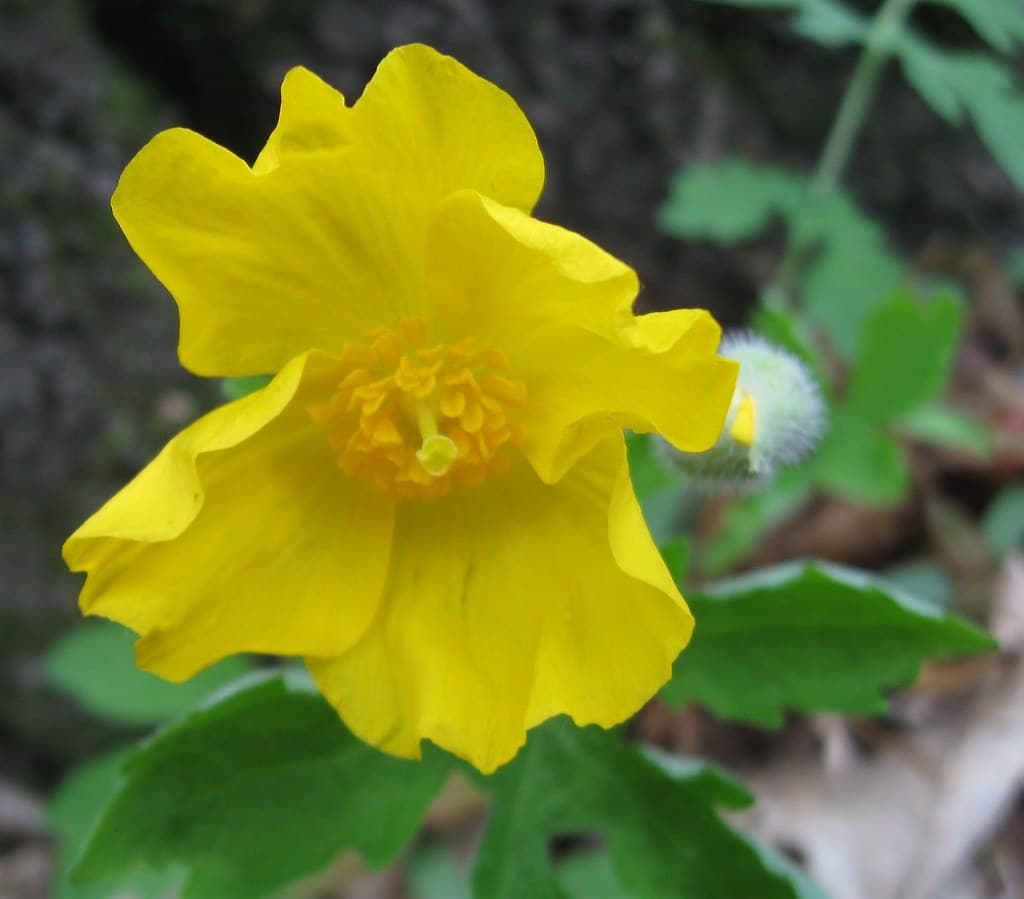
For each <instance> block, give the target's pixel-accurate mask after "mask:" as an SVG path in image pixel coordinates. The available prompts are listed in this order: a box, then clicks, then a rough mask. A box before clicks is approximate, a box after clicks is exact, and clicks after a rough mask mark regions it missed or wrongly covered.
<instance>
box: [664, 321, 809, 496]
mask: <svg viewBox="0 0 1024 899" xmlns="http://www.w3.org/2000/svg"><path fill="white" fill-rule="evenodd" d="M719 353H720V354H721V355H722V356H725V357H726V358H728V359H735V360H736V361H737V362H739V363H740V372H739V378H738V379H737V382H736V392H735V393H734V394H733V398H732V404H731V405H730V407H729V412H728V414H727V415H726V417H725V425H724V426H723V428H722V433H721V435H720V436H719V438H718V442H717V443H716V444H715V445H714V446H713V447H712V448H711V449H710V450H708V451H707V452H703V453H684V452H680V451H678V450H676V449H674V448H672V447H669V446H668V444H665V446H666V449H667V452H668V457H669V458H670V459H671V460H672V462H674V463H675V464H676V465H677V466H678V467H679V468H681V469H682V470H683V471H685V472H687V473H689V474H691V475H693V476H694V478H695V479H696V480H697V481H698V483H700V484H702V485H703V486H705V487H706V488H708V489H723V488H724V489H729V488H732V489H739V490H756V489H758V488H761V487H764V486H766V485H767V484H768V483H769V482H770V481H771V480H772V479H773V478H774V477H775V475H776V474H777V473H778V470H779V468H780V467H782V466H784V465H794V464H795V463H797V462H800V461H801V460H802V459H804V458H806V457H807V456H808V455H809V454H810V452H811V451H812V450H813V449H814V448H815V447H816V446H817V444H818V442H819V441H820V440H821V438H822V436H823V435H824V433H825V427H826V411H825V403H824V400H823V399H822V396H821V391H820V390H819V389H818V385H817V382H816V381H815V380H814V378H813V377H812V376H811V373H810V371H809V370H808V368H807V366H806V365H805V364H804V363H803V362H802V361H801V360H800V359H798V358H797V357H796V356H794V355H793V354H792V353H789V352H787V351H786V350H783V349H781V348H780V347H778V346H776V345H774V344H772V343H770V342H769V341H767V340H765V339H764V338H762V337H759V336H757V335H756V334H748V333H739V334H729V335H726V337H725V338H724V339H723V341H722V346H721V348H720V350H719Z"/></svg>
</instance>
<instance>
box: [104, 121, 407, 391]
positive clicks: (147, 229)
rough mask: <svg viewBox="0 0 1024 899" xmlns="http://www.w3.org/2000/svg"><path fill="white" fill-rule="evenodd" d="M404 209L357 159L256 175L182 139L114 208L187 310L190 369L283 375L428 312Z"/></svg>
mask: <svg viewBox="0 0 1024 899" xmlns="http://www.w3.org/2000/svg"><path fill="white" fill-rule="evenodd" d="M400 203H401V198H400V197H399V196H397V195H396V193H395V190H394V188H393V186H392V185H390V184H389V183H387V182H386V181H384V180H383V179H382V178H381V177H378V176H376V175H374V174H373V173H372V172H370V171H368V170H366V169H364V168H361V167H360V166H359V165H356V164H354V163H353V160H352V156H351V151H350V150H345V149H342V150H337V151H333V152H329V153H328V152H325V153H309V154H305V155H298V156H289V157H287V164H284V163H283V162H282V164H280V165H278V166H277V167H276V168H273V169H272V170H269V171H267V172H266V173H265V174H262V175H257V174H254V173H253V171H252V170H251V169H250V168H249V167H248V166H247V165H246V164H245V163H244V162H243V161H242V160H241V159H239V158H238V157H237V156H234V155H233V154H232V153H230V152H228V151H227V150H225V149H224V148H223V147H220V146H218V145H217V144H214V143H212V142H211V141H208V140H206V139H205V138H203V137H201V136H200V135H198V134H195V133H194V132H191V131H187V130H185V129H181V128H176V129H172V130H170V131H164V132H162V133H161V134H158V135H157V136H156V137H155V138H154V139H153V140H152V141H150V143H148V144H147V145H146V146H145V147H143V149H142V150H141V151H140V152H139V153H138V155H137V156H136V157H135V158H134V159H133V160H132V161H131V162H130V163H129V164H128V167H127V168H126V169H125V171H124V173H123V174H122V175H121V180H120V182H119V184H118V187H117V190H116V191H115V193H114V197H113V200H112V205H113V209H114V215H115V217H116V218H117V221H118V223H119V224H120V225H121V228H122V229H123V230H124V233H125V236H126V237H127V238H128V240H129V242H130V243H131V245H132V247H133V248H134V249H135V251H136V253H138V254H139V256H140V257H141V259H142V261H143V262H145V263H146V265H148V266H149V268H150V269H151V270H152V271H153V273H154V274H155V275H156V276H157V278H159V279H160V280H161V281H162V282H163V284H164V286H166V287H167V289H168V290H169V291H170V292H171V294H172V295H173V297H174V299H175V301H176V302H177V304H178V308H179V311H180V314H181V336H180V343H179V355H180V356H181V360H182V363H183V364H184V365H185V366H186V367H187V368H189V369H191V370H192V371H194V372H196V373H198V374H203V375H244V374H259V373H265V372H274V371H277V370H278V369H279V368H280V367H281V366H282V365H284V363H285V362H287V361H288V360H289V359H291V358H293V357H294V356H296V355H298V354H299V353H302V352H305V351H306V350H309V349H324V350H327V351H331V352H337V351H339V350H340V349H341V347H342V346H343V344H344V342H345V340H346V339H353V338H354V339H362V337H363V336H364V335H365V334H366V332H367V331H368V330H369V329H371V328H374V327H377V326H379V325H381V324H382V323H384V322H388V321H391V320H396V321H397V319H398V318H400V317H401V315H402V314H409V309H410V308H412V309H415V308H418V303H419V301H418V300H417V297H416V293H417V291H418V290H420V288H419V286H418V282H417V280H416V279H413V278H410V277H409V272H410V271H416V270H417V268H416V267H417V266H420V265H422V262H421V259H422V253H423V246H422V245H423V241H424V237H423V235H422V234H421V233H420V232H419V231H418V230H417V229H416V228H414V227H412V226H411V225H410V224H409V223H407V222H406V221H405V219H404V218H403V216H402V214H401V206H400ZM400 304H405V306H404V307H403V308H404V310H405V311H404V312H403V313H399V312H397V311H396V310H397V307H398V305H400Z"/></svg>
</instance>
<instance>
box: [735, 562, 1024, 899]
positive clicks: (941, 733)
mask: <svg viewBox="0 0 1024 899" xmlns="http://www.w3.org/2000/svg"><path fill="white" fill-rule="evenodd" d="M1022 574H1024V565H1022V563H1021V561H1020V560H1019V559H1013V558H1012V559H1010V560H1009V561H1008V563H1007V565H1006V568H1005V571H1004V576H1002V579H1001V582H1000V588H999V589H998V591H997V595H996V597H995V600H994V603H993V620H992V625H993V630H995V631H996V633H997V635H998V636H999V637H1000V638H1001V640H1002V648H1004V650H1005V651H1007V650H1009V652H1007V654H1006V655H1005V656H1004V658H1002V659H1001V660H1000V661H999V662H998V663H996V665H993V666H991V669H990V671H989V672H988V673H987V675H986V676H985V677H984V678H982V679H981V680H980V682H979V683H978V685H977V687H976V689H975V695H974V696H973V698H972V699H971V700H970V701H969V702H966V703H959V704H958V705H956V707H955V708H953V709H951V710H949V711H947V712H945V713H944V714H942V715H938V716H936V717H932V718H931V720H930V723H929V724H928V725H926V726H923V727H922V728H921V729H919V730H915V731H909V732H907V733H906V734H905V735H901V736H899V737H896V738H891V739H889V740H888V741H886V742H885V743H880V745H879V747H878V752H877V753H876V754H874V755H873V756H858V757H855V758H853V759H850V758H848V757H846V758H844V759H843V764H841V765H836V764H830V765H828V764H825V761H824V760H822V759H817V760H813V761H808V760H802V761H794V760H784V761H782V762H780V763H779V764H778V765H776V766H773V767H771V768H769V769H766V770H763V771H761V772H759V773H757V774H755V775H754V776H753V777H751V778H750V781H751V783H752V786H753V787H754V788H755V791H756V793H757V795H758V796H759V797H760V801H759V803H758V806H757V808H756V809H755V811H754V812H752V813H751V814H750V815H749V816H748V817H746V818H745V820H744V822H743V823H744V824H745V825H746V826H748V827H749V828H750V830H751V831H752V832H753V833H754V834H755V836H756V837H759V838H760V839H762V840H766V841H767V842H769V843H772V844H774V845H776V846H779V847H785V848H787V849H792V850H794V851H795V852H796V853H797V854H799V855H800V856H802V857H803V859H804V860H805V862H806V864H807V867H808V869H809V870H810V872H811V874H812V875H813V876H814V877H815V879H816V880H817V881H818V883H820V884H821V886H822V888H823V889H824V890H825V891H826V893H828V894H829V896H830V897H831V899H952V897H956V899H964V897H971V896H975V895H978V896H985V897H986V899H992V897H998V899H1018V897H1017V896H1016V886H1015V885H1014V884H1013V883H1012V877H1011V875H1010V872H1009V869H1008V873H1007V874H1006V875H1004V876H1001V879H1000V880H1001V883H1000V884H999V885H997V888H996V889H998V890H1000V891H1001V892H995V893H993V892H992V885H991V884H990V883H989V884H987V886H985V885H982V883H981V881H980V880H979V872H978V869H977V867H976V866H975V860H976V856H977V855H978V852H979V850H980V849H981V848H982V847H985V846H987V844H988V843H989V842H990V841H991V840H992V838H993V836H994V834H995V832H996V831H997V830H998V828H999V827H1000V825H1001V824H1002V822H1004V820H1005V819H1006V818H1007V817H1008V816H1009V815H1010V813H1011V812H1012V811H1013V809H1014V804H1015V802H1016V801H1017V799H1018V797H1019V795H1020V793H1021V791H1022V789H1024V657H1021V656H1020V655H1019V654H1018V653H1015V652H1014V651H1013V650H1016V649H1019V648H1020V646H1021V642H1020V640H1021V636H1020V634H1021V632H1020V623H1021V616H1022V614H1024V613H1022V609H1024V576H1022ZM833 737H835V735H833ZM996 873H998V871H997V872H996ZM983 886H985V889H988V892H987V893H984V892H979V891H980V890H981V889H982V887H983ZM957 890H958V891H959V892H956V891H957ZM950 891H952V892H950ZM1011 891H1013V892H1011Z"/></svg>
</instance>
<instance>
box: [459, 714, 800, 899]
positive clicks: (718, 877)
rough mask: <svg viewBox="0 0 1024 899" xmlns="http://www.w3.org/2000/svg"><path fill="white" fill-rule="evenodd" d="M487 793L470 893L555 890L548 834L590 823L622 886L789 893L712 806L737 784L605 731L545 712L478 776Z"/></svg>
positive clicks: (549, 894)
mask: <svg viewBox="0 0 1024 899" xmlns="http://www.w3.org/2000/svg"><path fill="white" fill-rule="evenodd" d="M489 784H490V789H492V791H493V805H492V808H491V814H490V821H489V825H488V828H487V833H486V834H485V835H484V839H483V842H482V844H481V846H480V850H479V853H478V856H477V860H476V866H475V869H474V872H473V888H474V895H475V896H477V897H479V899H520V897H522V899H554V897H559V899H564V897H565V896H566V892H565V891H564V890H563V889H562V888H561V887H560V886H559V885H558V882H557V880H556V877H555V872H554V871H553V869H552V866H551V863H550V860H549V852H548V846H549V843H550V840H551V838H552V837H553V836H556V835H568V834H579V833H590V832H594V831H596V832H598V833H599V834H600V835H601V836H602V838H603V839H604V842H605V845H606V846H607V848H608V853H609V856H610V858H611V860H612V865H613V866H614V869H615V876H616V878H617V880H618V882H619V883H620V884H621V886H622V888H623V889H624V890H625V891H626V894H627V895H631V896H637V897H643V899H678V897H680V896H693V897H700V899H737V897H739V896H751V897H753V896H756V897H757V899H777V897H778V899H782V897H786V899H795V897H797V895H798V894H797V893H796V892H795V890H794V888H793V886H792V885H791V884H790V883H789V881H788V880H787V879H786V878H784V877H782V876H780V875H778V874H776V873H774V872H772V871H770V870H769V869H768V868H767V867H766V866H765V864H764V863H763V862H762V860H761V858H760V856H759V855H758V853H757V851H756V850H755V849H753V848H752V847H751V845H750V844H749V843H748V842H747V841H746V840H745V839H744V838H743V837H741V836H740V835H739V834H737V833H736V832H735V831H733V830H732V829H731V828H730V827H728V826H727V825H726V824H725V823H724V822H722V820H721V819H720V818H719V817H718V816H717V815H716V814H715V812H714V810H713V808H712V804H715V805H721V806H726V807H740V806H743V805H746V804H747V803H748V802H749V798H750V797H749V795H748V794H746V792H745V791H744V790H742V788H740V787H738V785H736V784H733V783H731V782H730V781H728V780H727V779H726V778H724V777H722V775H720V774H719V773H717V772H715V771H714V770H713V769H708V768H706V767H704V766H700V765H696V764H693V763H691V764H690V765H685V764H684V766H683V767H682V768H681V769H680V770H679V771H678V772H673V771H671V770H670V769H669V768H667V767H665V766H663V765H661V764H659V763H658V762H657V761H655V760H652V759H651V758H648V757H647V756H646V755H645V754H644V753H643V752H641V751H640V750H639V749H638V748H637V747H636V746H634V745H631V744H628V743H625V742H623V741H622V740H621V739H620V738H619V736H618V735H616V734H615V733H613V732H608V731H602V730H600V729H598V728H595V727H588V728H577V727H574V726H572V725H571V724H570V723H569V722H568V721H566V720H565V719H557V720H555V721H551V722H548V723H547V724H544V725H542V726H541V727H539V728H537V729H536V730H534V731H533V732H531V734H530V739H529V741H528V743H527V745H526V747H525V748H524V749H523V750H522V752H520V754H519V756H518V757H517V758H516V759H515V760H514V761H513V762H512V763H510V764H509V765H507V766H506V767H504V768H502V769H501V770H499V771H498V772H497V774H495V775H494V776H493V777H492V778H491V779H490V781H489Z"/></svg>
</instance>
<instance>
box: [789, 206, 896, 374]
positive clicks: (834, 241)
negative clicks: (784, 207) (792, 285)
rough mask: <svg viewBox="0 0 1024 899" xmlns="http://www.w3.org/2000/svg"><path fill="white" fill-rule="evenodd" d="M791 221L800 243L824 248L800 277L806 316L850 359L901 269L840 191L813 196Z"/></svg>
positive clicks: (876, 230) (870, 224) (869, 222)
mask: <svg viewBox="0 0 1024 899" xmlns="http://www.w3.org/2000/svg"><path fill="white" fill-rule="evenodd" d="M788 220H789V222H790V229H791V232H792V234H793V240H794V241H796V242H797V243H798V245H803V246H811V245H815V244H816V245H818V246H819V247H820V251H819V252H818V254H817V255H816V256H815V257H814V258H813V259H812V260H811V261H810V263H809V264H808V266H807V269H806V271H805V272H804V275H803V279H802V285H803V298H804V307H805V309H806V312H807V316H808V318H809V319H810V320H811V321H812V322H814V323H816V324H818V325H819V326H820V327H821V328H822V329H823V330H824V331H825V333H826V334H828V336H829V338H830V339H831V341H832V344H833V345H834V346H835V348H836V350H838V352H839V354H840V355H841V356H842V357H843V359H846V360H849V359H851V358H853V356H854V353H855V352H856V348H857V346H858V343H859V340H860V334H861V330H862V328H863V325H864V321H865V319H866V318H867V317H868V315H869V314H870V313H871V311H872V310H873V309H874V308H875V307H876V306H877V305H878V304H879V303H880V302H881V301H882V300H883V299H884V298H885V296H886V294H888V293H890V292H891V291H892V290H893V289H894V288H895V287H896V286H897V285H898V284H899V283H900V281H901V280H902V279H903V265H902V264H901V263H900V261H899V260H898V259H897V258H896V257H895V256H893V255H892V253H890V252H889V250H888V249H887V248H886V244H885V237H884V235H883V233H882V230H881V229H880V228H879V227H878V226H877V225H876V224H875V223H874V222H873V221H872V220H871V219H870V218H868V216H866V215H865V214H864V212H862V211H861V209H860V208H859V207H858V206H857V205H856V203H854V202H853V200H852V199H851V198H850V197H849V196H847V195H846V194H844V193H842V192H841V191H838V190H834V191H830V192H828V193H825V194H816V193H813V192H811V193H809V194H808V196H807V198H806V201H805V202H802V203H801V204H799V205H798V206H796V207H794V208H793V209H792V210H791V211H790V213H789V216H788Z"/></svg>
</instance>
